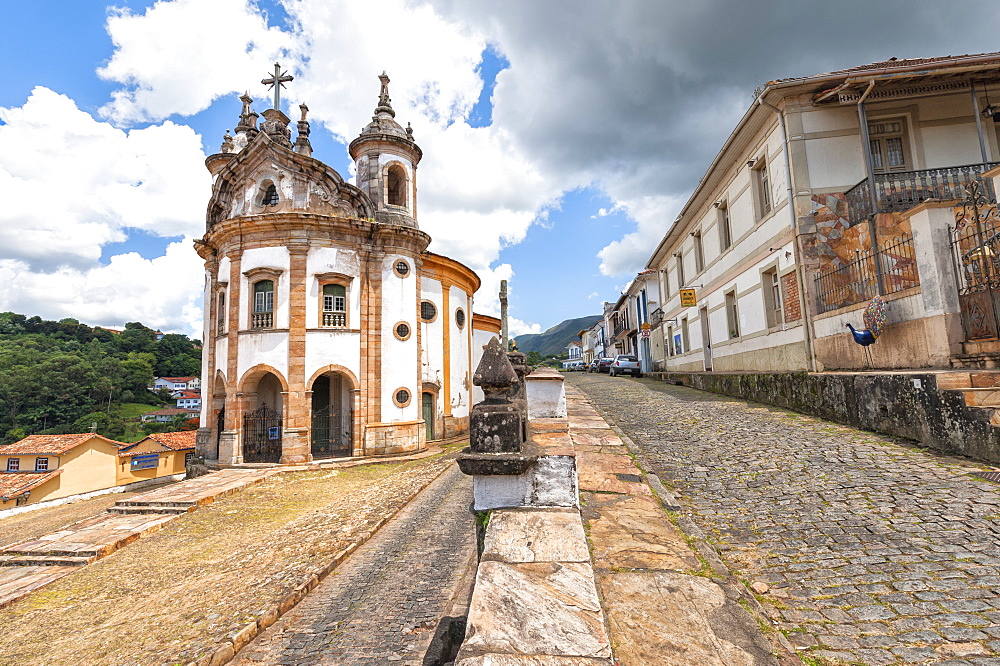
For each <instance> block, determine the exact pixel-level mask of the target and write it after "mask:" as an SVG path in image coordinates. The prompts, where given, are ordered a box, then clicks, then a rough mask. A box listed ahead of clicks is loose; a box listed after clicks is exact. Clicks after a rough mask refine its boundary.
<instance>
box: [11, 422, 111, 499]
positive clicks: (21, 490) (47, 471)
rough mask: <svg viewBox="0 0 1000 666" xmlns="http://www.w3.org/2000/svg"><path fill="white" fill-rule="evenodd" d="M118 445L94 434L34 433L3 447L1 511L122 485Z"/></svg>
mask: <svg viewBox="0 0 1000 666" xmlns="http://www.w3.org/2000/svg"><path fill="white" fill-rule="evenodd" d="M118 449H119V442H116V441H114V440H110V439H108V438H106V437H102V436H101V435H97V434H95V433H83V434H76V435H30V436H28V437H25V438H24V439H22V440H20V441H19V442H15V443H13V444H8V445H6V446H0V509H10V508H13V507H15V506H18V505H21V504H35V503H36V502H41V501H43V500H53V499H59V498H62V497H69V496H70V495H79V494H82V493H88V492H93V491H95V490H102V489H104V488H111V487H113V486H115V485H117V483H118V479H117V476H116V474H115V468H116V464H117V462H118Z"/></svg>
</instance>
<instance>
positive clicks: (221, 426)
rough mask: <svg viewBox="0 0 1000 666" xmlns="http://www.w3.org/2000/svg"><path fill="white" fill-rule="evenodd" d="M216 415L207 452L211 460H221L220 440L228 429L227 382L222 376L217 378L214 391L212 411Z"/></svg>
mask: <svg viewBox="0 0 1000 666" xmlns="http://www.w3.org/2000/svg"><path fill="white" fill-rule="evenodd" d="M210 413H212V414H215V423H214V424H211V425H213V426H214V427H215V432H214V433H213V436H212V439H211V442H212V444H211V448H210V449H209V451H207V452H206V455H207V457H208V459H209V460H218V459H219V439H220V438H221V437H222V431H223V430H225V429H226V382H225V381H224V380H223V379H222V377H221V376H219V377H216V378H215V386H214V387H213V389H212V411H211V412H210Z"/></svg>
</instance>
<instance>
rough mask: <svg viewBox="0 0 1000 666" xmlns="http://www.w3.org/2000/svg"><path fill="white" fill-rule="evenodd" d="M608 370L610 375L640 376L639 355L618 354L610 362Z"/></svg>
mask: <svg viewBox="0 0 1000 666" xmlns="http://www.w3.org/2000/svg"><path fill="white" fill-rule="evenodd" d="M609 372H610V374H611V376H612V377H617V376H618V375H632V376H633V377H642V370H640V369H639V357H638V356H634V355H632V354H618V356H615V360H614V361H613V362H612V363H611V368H610V370H609Z"/></svg>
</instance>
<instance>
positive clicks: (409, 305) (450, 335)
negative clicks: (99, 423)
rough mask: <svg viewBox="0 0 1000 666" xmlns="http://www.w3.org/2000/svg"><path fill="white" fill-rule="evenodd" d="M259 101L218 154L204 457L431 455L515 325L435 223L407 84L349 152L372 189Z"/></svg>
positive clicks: (460, 421) (459, 430)
mask: <svg viewBox="0 0 1000 666" xmlns="http://www.w3.org/2000/svg"><path fill="white" fill-rule="evenodd" d="M287 80H291V77H288V76H281V74H280V68H279V67H278V66H277V65H275V75H274V77H273V79H268V80H265V81H264V83H268V84H271V85H273V87H274V90H275V100H274V105H273V108H270V109H268V110H266V111H264V112H263V114H262V115H263V118H260V117H259V116H258V114H257V113H255V112H254V111H253V110H252V108H251V103H252V102H253V100H252V99H250V97H249V96H247V95H244V96H242V97H241V98H240V99H241V101H242V102H243V110H242V113H241V114H240V120H239V125H238V126H237V127H236V129H235V131H234V134H233V135H230V134H229V131H228V130H227V131H226V135H225V137H224V138H223V143H222V149H221V152H219V153H217V154H215V155H211V156H209V157H208V158H207V159H206V162H205V163H206V166H207V167H208V170H209V171H210V172H211V174H212V178H213V185H212V195H211V199H210V201H209V204H208V211H207V221H206V222H207V223H206V232H205V235H204V237H203V238H201V239H200V240H196V241H195V246H196V249H197V251H198V254H199V255H200V256H201V257H202V258H203V259H204V260H205V304H204V312H205V329H204V341H205V344H204V355H203V378H202V394H203V396H204V398H203V400H202V413H201V428H200V430H199V433H198V453H199V454H200V455H203V456H204V457H205V458H206V459H207V460H209V461H217V463H218V464H221V465H233V464H240V463H251V462H261V463H283V464H296V463H306V462H309V461H311V460H316V459H324V458H334V457H343V456H368V455H391V454H400V453H408V452H413V451H419V450H421V449H424V448H425V447H426V445H427V442H428V441H430V440H437V439H443V438H446V437H452V436H456V435H462V434H465V433H467V432H468V427H469V412H470V408H471V405H470V402H471V400H472V399H473V397H474V396H473V391H472V389H473V387H472V373H473V371H474V370H475V367H476V364H477V363H478V359H479V357H480V356H481V353H482V345H483V344H484V343H485V342H486V341H488V340H489V338H490V337H491V336H493V335H495V334H497V333H499V330H500V322H499V320H498V319H496V318H494V317H487V316H480V315H473V314H472V308H473V296H474V294H475V292H476V290H477V289H478V288H479V286H480V281H479V277H478V276H477V275H476V274H475V272H473V271H472V270H471V269H469V268H468V267H466V266H464V265H463V264H461V263H459V262H458V261H455V260H454V259H449V258H448V257H444V256H441V255H438V254H434V253H433V252H428V251H427V247H428V245H429V244H430V242H431V238H430V236H429V235H428V234H426V233H424V232H423V231H421V230H420V228H419V225H418V223H417V192H418V190H417V165H418V164H419V162H420V159H421V156H422V151H421V150H420V147H419V146H418V145H417V143H416V141H415V140H414V138H413V130H412V129H411V128H410V127H409V125H407V127H406V128H405V129H404V128H403V127H402V126H401V125H400V124H399V123H398V122H396V120H395V116H396V113H395V111H394V110H393V108H392V104H391V100H390V98H389V77H388V76H386V75H385V73H383V74H382V75H381V76H379V80H380V81H381V90H380V93H379V97H378V105H377V106H376V108H375V114H374V116H372V119H371V122H370V123H368V125H366V126H365V128H364V129H363V130H362V131H361V134H360V136H358V137H357V138H356V139H354V140H353V141H352V142H351V143H350V146H349V152H350V155H351V158H352V159H353V160H354V164H355V166H356V168H357V186H354V185H351V184H350V183H348V182H347V181H345V180H344V178H343V177H342V176H341V175H340V174H339V173H337V172H336V171H335V170H334V169H332V168H331V167H329V166H327V165H326V164H324V163H323V162H320V161H319V160H317V159H315V158H314V157H312V147H311V145H310V143H309V121H308V120H307V118H306V116H307V112H308V108H307V107H306V106H305V105H300V107H299V109H300V111H301V114H302V115H301V119H300V120H299V121H298V122H297V124H296V129H297V135H296V137H295V140H294V141H293V140H292V132H291V128H290V122H291V121H290V120H289V118H288V117H287V116H286V115H285V114H284V113H282V112H281V110H280V96H279V95H280V89H281V86H282V82H283V81H287Z"/></svg>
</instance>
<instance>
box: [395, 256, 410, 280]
mask: <svg viewBox="0 0 1000 666" xmlns="http://www.w3.org/2000/svg"><path fill="white" fill-rule="evenodd" d="M392 270H394V271H395V272H396V275H398V276H399V277H401V278H402V277H406V276H407V275H409V274H410V265H409V264H408V263H406V262H405V261H403V260H402V259H400V260H399V261H397V262H396V264H395V265H394V266H393V267H392Z"/></svg>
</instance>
